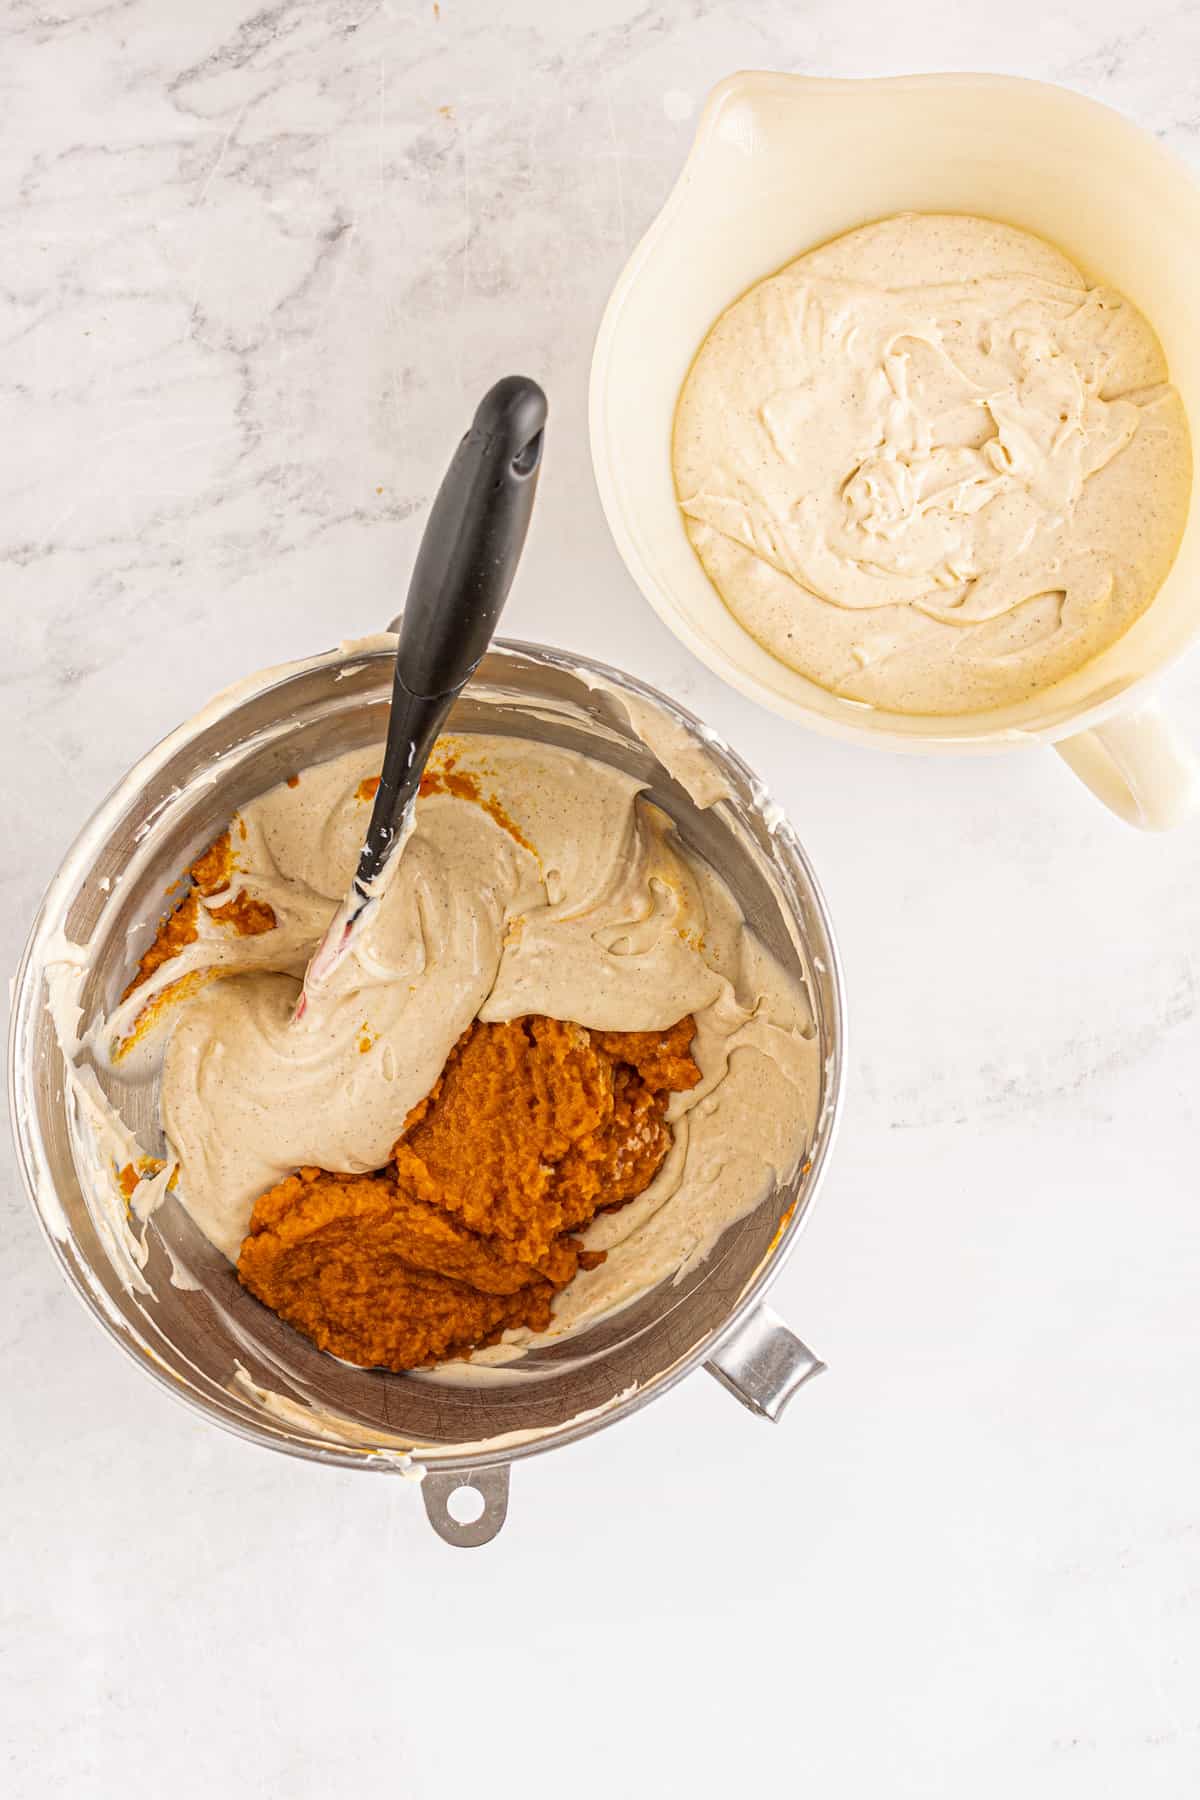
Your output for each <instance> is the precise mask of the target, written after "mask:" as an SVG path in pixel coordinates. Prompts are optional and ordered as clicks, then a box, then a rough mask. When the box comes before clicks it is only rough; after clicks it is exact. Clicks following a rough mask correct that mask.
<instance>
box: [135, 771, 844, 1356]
mask: <svg viewBox="0 0 1200 1800" xmlns="http://www.w3.org/2000/svg"><path fill="white" fill-rule="evenodd" d="M380 754H381V752H380V747H379V746H378V745H376V746H368V747H367V748H365V749H363V750H361V751H354V752H351V753H350V754H348V755H345V756H342V757H340V758H338V759H337V760H335V761H332V762H329V763H324V764H320V765H318V766H316V767H313V768H308V769H303V770H301V771H300V772H299V773H298V774H297V775H294V776H292V777H291V778H290V779H289V780H287V781H284V782H281V783H280V785H279V786H278V787H276V788H274V789H272V790H271V791H270V792H269V793H266V794H264V795H262V796H261V797H260V798H258V799H256V800H254V801H252V802H250V803H249V804H248V805H246V806H245V807H243V808H242V809H241V810H240V811H239V812H238V813H237V814H236V815H235V816H234V818H233V819H232V820H231V822H230V825H229V829H228V831H227V832H225V833H224V834H222V836H221V837H220V838H219V839H218V840H217V842H216V844H215V845H214V846H213V847H212V848H211V850H210V851H209V852H207V853H206V854H205V855H204V856H202V857H201V858H199V859H198V861H197V862H196V863H195V864H194V865H193V868H192V871H191V885H190V887H189V889H188V891H187V892H186V894H185V895H184V897H183V899H182V900H181V901H180V902H179V903H178V904H177V906H176V908H175V910H174V911H173V912H172V913H171V914H170V915H169V917H168V918H167V919H166V920H165V921H164V923H163V925H162V926H161V928H160V930H159V933H158V937H157V938H156V940H155V943H154V944H153V945H152V947H151V948H150V950H149V951H148V952H147V953H146V955H145V956H144V957H143V958H142V962H141V964H140V966H139V968H138V970H137V972H136V975H135V979H134V981H133V982H132V983H131V985H130V987H129V989H128V991H127V993H126V995H125V997H124V999H123V1000H122V1001H121V1003H120V1005H119V1006H118V1007H117V1008H116V1010H115V1012H114V1013H113V1014H112V1015H111V1016H110V1018H109V1019H108V1020H107V1021H106V1023H105V1026H104V1033H103V1037H104V1042H103V1049H104V1053H105V1055H106V1056H107V1058H108V1059H109V1060H110V1062H111V1063H112V1064H113V1066H114V1067H115V1068H116V1069H118V1070H119V1072H120V1074H121V1075H122V1077H123V1078H124V1079H126V1080H129V1079H133V1080H136V1079H138V1077H139V1074H141V1075H142V1076H143V1077H144V1078H145V1079H154V1078H155V1076H156V1075H157V1072H158V1069H159V1066H160V1063H161V1118H162V1125H163V1129H164V1135H165V1140H166V1150H167V1157H166V1164H165V1167H164V1166H163V1165H162V1164H160V1163H157V1162H156V1163H154V1164H152V1165H149V1166H148V1167H147V1169H146V1170H145V1171H144V1173H145V1175H146V1178H147V1179H148V1180H152V1181H156V1182H158V1183H160V1184H161V1183H162V1181H163V1180H164V1179H172V1180H173V1181H174V1182H175V1191H176V1194H177V1197H178V1199H179V1200H180V1201H181V1203H182V1204H183V1205H184V1206H185V1207H186V1208H187V1210H188V1211H189V1212H190V1214H191V1216H192V1217H193V1219H194V1220H195V1221H196V1223H197V1224H198V1225H199V1226H200V1228H201V1229H202V1230H203V1231H204V1233H205V1234H206V1236H207V1237H208V1238H209V1239H210V1240H211V1241H212V1242H213V1243H214V1244H215V1245H216V1246H217V1247H218V1248H219V1249H221V1250H222V1251H224V1253H225V1254H226V1255H227V1256H228V1257H229V1258H230V1259H231V1260H233V1261H236V1262H237V1263H238V1268H239V1273H240V1275H241V1277H242V1280H243V1281H244V1283H245V1284H246V1286H248V1287H250V1288H251V1290H252V1291H253V1292H254V1293H256V1294H257V1295H258V1296H259V1297H260V1298H262V1299H264V1300H265V1301H266V1302H267V1303H268V1304H270V1305H272V1306H274V1307H275V1309H276V1310H277V1311H279V1312H280V1313H281V1315H282V1316H283V1317H284V1318H286V1319H288V1320H289V1321H290V1322H292V1323H294V1324H296V1325H298V1326H299V1327H300V1328H301V1329H303V1330H306V1331H307V1332H308V1334H309V1335H310V1336H311V1337H313V1338H314V1340H315V1341H316V1342H317V1343H318V1344H319V1345H320V1346H321V1347H322V1348H328V1349H332V1350H334V1351H335V1352H336V1353H337V1354H339V1355H343V1356H344V1357H345V1358H346V1359H347V1360H349V1361H354V1362H362V1363H366V1364H383V1365H384V1366H387V1367H393V1368H407V1367H412V1366H419V1365H423V1364H426V1363H429V1362H436V1361H438V1360H440V1359H441V1358H442V1357H444V1356H447V1355H451V1356H453V1355H462V1354H465V1353H467V1352H469V1351H470V1350H472V1349H473V1348H475V1347H476V1346H478V1345H488V1344H492V1343H494V1342H495V1341H496V1340H497V1339H498V1338H500V1337H504V1338H505V1340H506V1353H507V1350H511V1349H512V1348H514V1347H516V1348H519V1347H520V1346H521V1345H523V1344H526V1343H528V1342H531V1341H541V1340H542V1339H544V1338H547V1337H551V1338H552V1337H557V1336H561V1335H562V1334H563V1333H564V1332H568V1331H572V1330H575V1329H578V1328H579V1327H580V1326H582V1325H584V1324H586V1323H588V1322H589V1321H590V1320H592V1319H594V1318H596V1317H598V1316H599V1315H600V1314H602V1313H605V1312H608V1311H610V1310H611V1309H613V1308H614V1307H616V1306H619V1305H621V1304H623V1303H624V1302H625V1301H627V1300H629V1299H631V1298H632V1297H634V1296H635V1295H637V1294H639V1293H642V1292H644V1291H645V1290H646V1289H648V1288H650V1287H653V1286H655V1285H656V1284H657V1283H659V1282H661V1281H664V1280H666V1279H669V1278H671V1277H673V1276H677V1275H679V1274H680V1273H682V1272H683V1271H685V1270H686V1269H688V1268H690V1267H692V1266H694V1264H695V1263H696V1262H697V1261H699V1260H702V1259H703V1258H704V1257H705V1256H706V1255H707V1254H708V1253H709V1251H710V1250H711V1249H712V1247H713V1245H714V1244H715V1243H716V1241H717V1239H718V1238H719V1237H720V1235H721V1233H722V1232H723V1231H724V1230H725V1228H726V1227H727V1226H728V1225H729V1224H730V1223H731V1222H732V1221H733V1220H735V1219H737V1218H739V1217H741V1216H742V1215H743V1214H744V1213H746V1212H748V1211H749V1210H750V1209H751V1208H752V1207H754V1206H755V1205H756V1204H757V1203H758V1201H759V1200H760V1199H761V1198H762V1197H763V1195H764V1194H765V1193H766V1192H767V1190H768V1188H769V1186H770V1184H771V1181H772V1179H773V1178H774V1177H775V1176H776V1175H778V1176H786V1175H787V1174H788V1173H790V1171H791V1170H792V1168H793V1167H794V1166H795V1164H796V1162H797V1160H798V1159H799V1157H800V1156H801V1155H802V1153H803V1151H804V1148H805V1146H806V1143H807V1142H808V1140H809V1135H810V1133H811V1129H812V1126H813V1123H814V1107H815V1099H816V1094H817V1089H818V1069H817V1061H816V1059H817V1048H816V1036H815V1032H814V1027H813V1021H812V1015H811V1012H810V1009H809V1005H808V1000H807V996H806V994H805V991H804V988H803V986H802V985H801V984H800V983H798V982H797V981H795V980H793V979H792V978H791V977H790V976H789V975H788V974H787V973H786V972H785V970H784V969H783V968H782V967H781V965H780V964H779V963H778V962H777V961H776V960H775V959H774V958H773V957H772V956H771V955H769V954H768V952H767V951H766V949H765V948H764V947H763V945H762V944H761V943H760V942H759V941H758V939H757V938H755V937H754V936H753V935H752V933H751V932H750V931H749V929H748V927H747V925H746V923H745V921H744V919H743V918H742V916H741V913H740V912H739V910H738V907H737V905H736V903H735V902H734V899H733V897H732V895H731V894H730V892H729V890H728V888H727V887H726V886H725V885H724V883H723V882H722V881H721V880H720V879H719V878H718V876H717V875H716V874H715V873H714V871H713V870H712V869H710V868H709V867H708V866H707V864H705V863H704V862H702V861H701V860H700V859H698V858H697V857H695V856H693V855H692V854H690V853H689V852H688V851H687V850H686V848H685V847H684V846H683V845H682V844H681V843H680V841H679V840H678V838H677V837H676V835H675V832H674V829H673V827H672V826H671V823H670V821H669V819H667V817H666V816H665V815H664V814H663V813H661V812H660V811H659V810H658V809H657V808H655V807H654V806H652V805H650V804H649V803H648V802H647V801H646V800H645V799H644V798H643V797H642V795H641V793H640V789H639V784H638V782H637V781H636V780H634V779H633V778H631V777H629V776H627V775H624V774H622V773H621V772H620V771H618V770H616V769H613V768H610V767H608V766H606V765H603V764H600V763H598V762H595V761H593V760H592V759H590V758H588V757H585V756H582V755H579V754H577V753H574V752H571V751H568V750H565V749H559V748H556V747H552V746H548V745H542V744H537V743H533V742H527V741H524V740H519V739H515V738H500V737H495V738H493V737H483V736H478V737H476V736H472V737H466V738H462V739H457V740H452V741H451V740H443V741H442V742H441V743H440V745H439V746H438V748H437V750H436V751H435V755H434V758H433V759H432V761H431V764H430V767H429V768H428V769H427V771H426V776H425V779H424V781H423V783H422V797H421V798H420V799H419V801H418V803H417V808H416V823H415V828H414V830H413V832H412V834H411V836H410V837H409V838H408V840H407V842H406V843H405V845H404V846H403V849H402V851H401V852H400V853H399V855H398V856H397V858H396V859H395V861H394V863H393V864H392V866H391V868H390V869H389V878H388V881H387V884H386V887H385V890H384V892H383V895H382V897H381V898H380V899H379V901H378V904H377V905H375V906H374V907H373V908H372V909H371V910H370V911H369V912H368V914H367V915H366V918H365V920H364V924H363V926H362V928H361V930H360V932H359V933H358V935H357V936H356V939H355V941H354V944H353V947H352V949H351V950H350V952H349V953H348V954H347V955H346V957H345V958H344V960H343V961H342V962H341V963H340V964H339V965H338V966H337V967H336V969H335V970H334V972H333V974H332V975H331V976H330V977H329V979H328V981H327V982H326V984H325V985H324V986H322V987H320V988H319V989H317V990H316V991H315V992H314V993H312V994H310V998H309V1003H308V1006H307V1008H306V1010H305V1012H304V1015H303V1017H302V1018H301V1019H296V1018H295V1017H294V1015H295V1010H296V1001H297V998H298V995H299V992H300V978H301V976H302V974H303V972H304V969H305V966H306V964H307V962H308V959H309V957H310V955H311V954H312V951H313V950H314V948H315V947H316V945H317V943H318V942H319V941H320V939H321V937H322V935H323V933H324V931H325V928H326V926H327V925H328V923H329V921H330V919H331V918H332V916H333V913H334V911H335V910H336V907H337V904H338V902H339V900H340V899H341V897H342V896H343V894H344V893H345V891H346V889H347V887H348V885H349V882H350V879H351V876H352V874H353V871H354V867H355V863H356V860H357V856H358V850H359V846H360V844H361V842H362V838H363V834H364V831H365V827H366V822H367V818H368V815H369V812H370V803H371V800H372V797H373V794H374V790H375V787H376V786H377V771H378V768H379V763H380ZM164 1039H165V1054H164V1050H163V1043H164ZM168 1170H175V1171H177V1173H176V1174H173V1175H171V1176H168V1174H167V1171H168ZM139 1172H141V1171H139V1170H138V1168H137V1167H136V1166H134V1165H131V1166H130V1169H129V1178H130V1181H131V1184H132V1183H136V1177H137V1175H138V1174H139ZM132 1198H133V1202H134V1206H135V1210H136V1207H137V1194H136V1191H135V1192H134V1193H133V1195H132Z"/></svg>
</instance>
